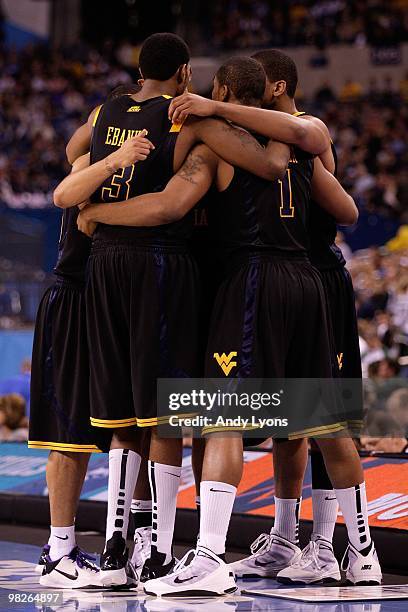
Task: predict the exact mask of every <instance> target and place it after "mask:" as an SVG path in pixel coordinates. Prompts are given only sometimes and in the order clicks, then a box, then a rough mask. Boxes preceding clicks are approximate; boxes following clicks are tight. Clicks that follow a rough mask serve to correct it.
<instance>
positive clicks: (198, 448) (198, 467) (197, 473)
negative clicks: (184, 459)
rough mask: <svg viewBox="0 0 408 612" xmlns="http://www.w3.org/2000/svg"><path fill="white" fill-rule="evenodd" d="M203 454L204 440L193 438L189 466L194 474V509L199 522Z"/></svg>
mask: <svg viewBox="0 0 408 612" xmlns="http://www.w3.org/2000/svg"><path fill="white" fill-rule="evenodd" d="M204 453H205V439H204V438H193V448H192V452H191V464H192V468H193V474H194V482H195V490H196V498H195V502H196V508H197V512H198V520H199V521H200V484H201V475H202V471H203V462H204Z"/></svg>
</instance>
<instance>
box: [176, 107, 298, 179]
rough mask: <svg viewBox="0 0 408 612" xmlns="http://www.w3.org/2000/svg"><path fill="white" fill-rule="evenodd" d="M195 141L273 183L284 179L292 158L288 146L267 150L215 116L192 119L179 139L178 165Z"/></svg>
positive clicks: (281, 145)
mask: <svg viewBox="0 0 408 612" xmlns="http://www.w3.org/2000/svg"><path fill="white" fill-rule="evenodd" d="M192 142H203V143H205V144H206V145H207V146H208V147H210V149H212V151H214V153H216V154H217V156H218V157H220V158H221V159H223V160H224V161H226V162H227V163H229V164H231V165H233V166H238V167H239V168H243V169H244V170H247V171H248V172H251V173H252V174H255V175H256V176H260V177H261V178H264V179H267V180H271V181H272V180H275V179H277V178H282V177H283V176H284V174H285V172H286V168H287V166H288V161H289V157H290V150H289V147H288V146H287V145H284V144H281V143H275V145H276V146H271V147H270V148H268V147H266V148H265V147H263V146H262V145H261V144H260V143H259V142H258V141H257V140H256V139H255V138H254V137H253V136H251V134H249V133H248V132H247V131H246V130H243V129H241V128H239V127H236V126H233V125H231V124H230V123H227V122H226V121H222V120H220V119H215V118H212V117H211V118H208V119H201V120H197V119H190V120H189V121H188V122H187V123H186V125H184V126H183V128H182V130H181V132H180V135H179V136H178V138H177V144H176V150H175V164H176V166H177V163H180V160H181V159H182V158H183V155H185V151H186V150H188V147H189V146H190V147H191V143H192Z"/></svg>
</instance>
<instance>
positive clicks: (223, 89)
mask: <svg viewBox="0 0 408 612" xmlns="http://www.w3.org/2000/svg"><path fill="white" fill-rule="evenodd" d="M218 92H219V94H218V95H219V99H220V102H228V100H229V97H230V91H229V89H228V86H227V85H220V88H219V90H218Z"/></svg>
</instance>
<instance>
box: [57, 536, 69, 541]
mask: <svg viewBox="0 0 408 612" xmlns="http://www.w3.org/2000/svg"><path fill="white" fill-rule="evenodd" d="M55 537H56V538H58V539H59V540H68V536H67V535H66V536H65V538H61V536H55Z"/></svg>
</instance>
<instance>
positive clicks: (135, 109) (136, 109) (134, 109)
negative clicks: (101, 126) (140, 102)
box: [126, 106, 140, 113]
mask: <svg viewBox="0 0 408 612" xmlns="http://www.w3.org/2000/svg"><path fill="white" fill-rule="evenodd" d="M139 111H140V106H131V107H130V108H128V109H127V111H126V112H127V113H138V112H139Z"/></svg>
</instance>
